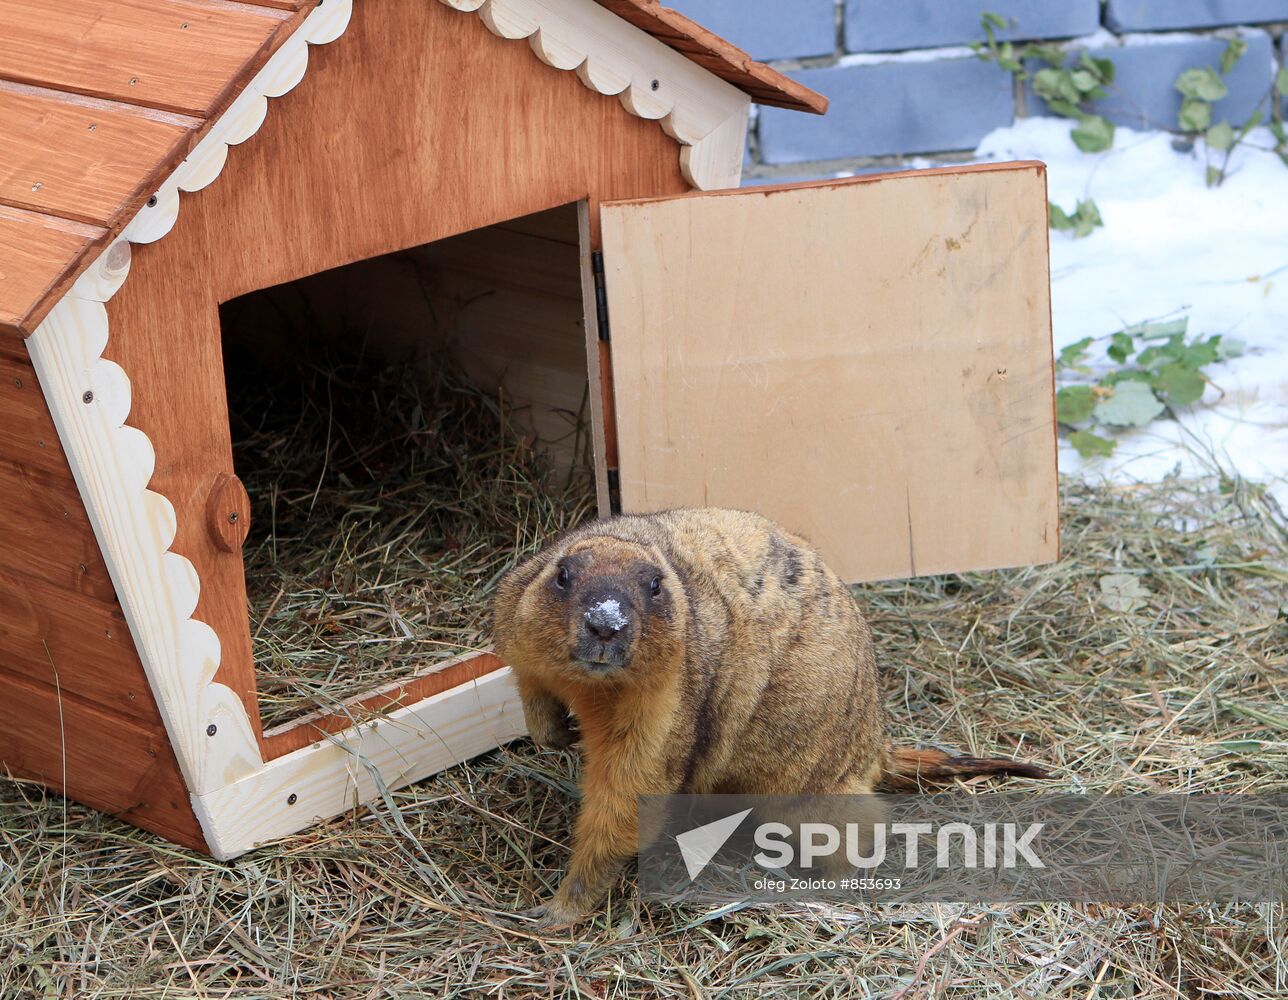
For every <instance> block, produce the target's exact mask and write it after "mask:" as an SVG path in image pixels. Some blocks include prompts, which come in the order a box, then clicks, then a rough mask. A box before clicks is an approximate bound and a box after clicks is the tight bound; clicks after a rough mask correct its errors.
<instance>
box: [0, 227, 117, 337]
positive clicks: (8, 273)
mask: <svg viewBox="0 0 1288 1000" xmlns="http://www.w3.org/2000/svg"><path fill="white" fill-rule="evenodd" d="M106 235H107V233H106V230H104V229H102V228H101V227H94V226H85V225H80V224H77V223H72V222H68V221H65V220H62V219H55V218H50V217H48V216H42V215H37V214H35V213H33V212H25V211H20V210H18V209H14V208H9V207H6V206H4V205H0V247H3V248H4V254H3V256H0V342H2V341H5V340H9V341H17V340H20V339H21V337H22V330H21V325H22V323H23V322H24V320H25V319H26V317H27V316H28V315H29V314H30V312H31V309H32V305H33V303H35V302H39V301H41V300H43V299H45V298H46V297H48V296H49V295H50V294H51V293H52V291H53V289H55V288H56V287H57V286H58V284H59V282H60V280H62V279H63V278H64V277H65V275H66V274H67V272H68V270H69V269H71V268H74V267H75V266H76V265H77V263H78V262H79V261H81V260H82V259H83V258H84V257H85V255H86V254H87V253H88V252H89V250H90V248H91V247H94V246H97V245H99V244H101V243H102V241H103V240H104V239H105V238H106Z"/></svg>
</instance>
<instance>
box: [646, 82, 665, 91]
mask: <svg viewBox="0 0 1288 1000" xmlns="http://www.w3.org/2000/svg"><path fill="white" fill-rule="evenodd" d="M649 86H651V87H652V88H653V89H654V90H661V89H662V81H661V80H654V81H653V82H652V83H651V84H650V85H649Z"/></svg>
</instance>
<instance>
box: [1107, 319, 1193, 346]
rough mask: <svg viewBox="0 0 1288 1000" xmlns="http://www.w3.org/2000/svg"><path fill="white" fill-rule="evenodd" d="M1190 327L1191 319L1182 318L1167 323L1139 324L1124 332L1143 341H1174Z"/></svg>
mask: <svg viewBox="0 0 1288 1000" xmlns="http://www.w3.org/2000/svg"><path fill="white" fill-rule="evenodd" d="M1189 326H1190V318H1189V317H1188V316H1182V317H1181V318H1180V319H1172V320H1168V321H1167V322H1166V323H1137V324H1136V325H1135V326H1129V327H1127V329H1126V330H1124V331H1123V332H1124V333H1130V334H1132V335H1133V336H1136V337H1140V338H1141V339H1143V340H1172V339H1174V338H1175V337H1176V336H1177V335H1178V334H1179V335H1181V336H1184V334H1185V331H1186V330H1188V329H1189Z"/></svg>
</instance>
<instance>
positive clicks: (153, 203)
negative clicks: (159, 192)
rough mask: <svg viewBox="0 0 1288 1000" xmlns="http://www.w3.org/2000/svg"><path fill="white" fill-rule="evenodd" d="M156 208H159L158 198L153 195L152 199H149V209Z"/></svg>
mask: <svg viewBox="0 0 1288 1000" xmlns="http://www.w3.org/2000/svg"><path fill="white" fill-rule="evenodd" d="M156 207H157V196H156V195H153V196H152V197H151V198H149V199H148V208H156Z"/></svg>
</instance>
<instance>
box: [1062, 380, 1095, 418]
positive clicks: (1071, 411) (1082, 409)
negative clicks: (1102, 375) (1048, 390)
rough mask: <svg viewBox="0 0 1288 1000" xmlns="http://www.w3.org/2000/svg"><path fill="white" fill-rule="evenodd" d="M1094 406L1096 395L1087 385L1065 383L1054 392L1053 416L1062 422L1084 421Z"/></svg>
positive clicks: (1089, 415)
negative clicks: (1065, 384)
mask: <svg viewBox="0 0 1288 1000" xmlns="http://www.w3.org/2000/svg"><path fill="white" fill-rule="evenodd" d="M1095 408H1096V396H1095V394H1094V393H1093V392H1092V391H1091V386H1089V385H1067V386H1065V387H1064V388H1063V389H1061V390H1060V391H1059V392H1057V393H1056V394H1055V417H1056V419H1057V420H1059V421H1060V423H1062V424H1068V425H1069V426H1073V425H1075V424H1082V423H1086V422H1087V421H1088V420H1090V419H1091V411H1092V410H1094V409H1095Z"/></svg>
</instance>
